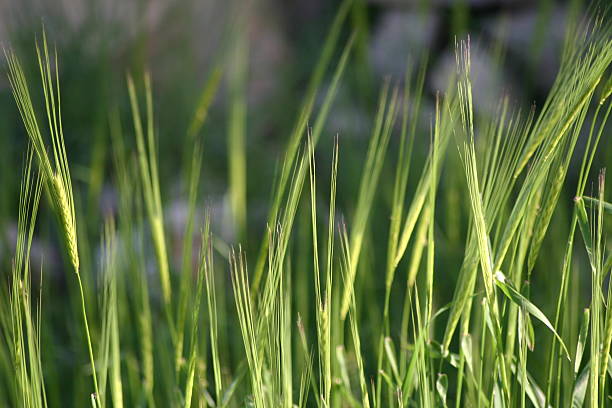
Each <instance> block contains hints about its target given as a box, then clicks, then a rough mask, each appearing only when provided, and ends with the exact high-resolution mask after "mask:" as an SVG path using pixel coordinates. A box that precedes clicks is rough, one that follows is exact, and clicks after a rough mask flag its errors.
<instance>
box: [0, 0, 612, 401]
mask: <svg viewBox="0 0 612 408" xmlns="http://www.w3.org/2000/svg"><path fill="white" fill-rule="evenodd" d="M353 6H354V4H352V2H351V1H349V0H346V1H343V2H342V4H341V5H340V8H339V10H338V13H337V15H336V18H335V19H334V20H333V22H332V26H331V28H330V30H329V33H328V36H327V38H326V40H325V42H324V43H323V46H322V50H321V55H320V57H319V59H318V61H317V63H316V65H315V68H314V71H313V74H312V76H311V79H310V82H309V83H308V88H307V90H306V95H305V97H304V100H303V102H302V104H301V105H300V107H299V109H298V110H297V118H296V121H295V123H294V124H293V127H292V129H291V130H290V132H289V138H288V141H287V146H286V150H285V151H284V154H283V155H282V156H281V160H282V162H281V163H280V164H279V172H278V174H277V176H276V179H275V183H274V189H273V191H272V196H271V202H270V207H269V209H268V216H267V218H266V219H265V225H266V226H265V228H260V229H261V230H260V231H257V225H258V224H257V223H256V222H253V217H255V215H253V214H254V213H256V211H252V210H251V208H250V203H251V201H250V198H248V194H247V193H248V191H249V189H250V188H252V186H251V185H249V180H250V172H249V171H250V170H252V168H253V167H254V166H257V162H258V160H259V158H257V157H248V161H247V152H248V150H247V145H248V143H246V138H247V137H248V135H249V132H247V127H246V123H247V110H248V104H247V102H246V81H247V78H248V75H247V73H248V69H247V61H246V59H247V58H246V57H247V52H246V47H247V45H246V44H247V43H248V42H247V41H246V32H242V31H241V32H239V33H237V34H236V39H235V42H236V43H237V45H236V50H234V51H235V53H230V54H229V55H231V58H229V60H228V62H219V63H218V65H215V67H214V68H213V69H212V70H211V73H210V76H209V79H208V80H207V81H206V82H205V84H204V87H203V89H202V91H201V94H200V98H199V101H198V103H197V106H196V108H195V109H194V114H193V118H192V119H191V121H189V122H188V123H187V125H186V126H185V129H186V131H185V139H184V140H185V143H186V144H188V146H186V147H185V149H184V153H185V157H186V158H187V159H188V160H186V161H185V162H184V163H182V164H181V166H180V167H181V168H180V169H177V171H178V172H179V173H180V174H181V176H180V177H179V180H180V181H181V182H182V185H183V186H184V187H185V188H184V190H185V192H186V196H187V199H186V211H185V213H186V216H185V225H184V228H183V230H181V231H180V232H179V233H178V234H177V233H173V232H174V231H173V232H170V231H172V230H171V228H170V227H169V225H168V224H169V218H170V217H168V214H167V210H166V209H165V205H166V203H167V201H169V199H167V198H166V197H167V196H166V195H165V194H166V191H164V189H163V188H162V179H163V175H162V174H161V170H160V166H159V164H160V162H161V163H162V164H163V163H164V162H163V161H164V160H165V158H166V156H165V153H164V152H163V151H160V149H159V147H158V142H157V137H158V130H157V128H156V123H155V119H154V114H153V111H154V97H153V85H152V80H151V77H150V75H149V74H145V75H144V81H143V82H144V93H145V103H144V108H145V109H144V110H145V112H146V116H145V119H144V120H143V118H142V116H141V115H142V113H141V108H140V105H139V98H138V95H137V87H136V85H135V84H136V82H135V81H134V80H133V79H132V76H128V78H127V90H128V98H129V106H130V109H131V114H132V115H131V120H132V123H133V133H134V138H133V142H134V145H135V146H134V147H133V148H132V146H131V141H132V139H131V138H128V137H126V135H127V134H128V133H129V132H131V131H132V127H129V129H130V131H124V129H123V127H122V120H123V118H122V117H121V114H120V113H119V112H118V111H112V112H111V113H110V115H109V118H110V120H109V123H108V133H109V141H110V145H111V148H110V149H108V152H110V153H104V155H107V156H108V159H109V160H108V162H109V163H111V164H112V165H111V166H109V168H108V169H104V171H102V173H105V174H106V170H108V171H107V173H108V176H107V175H105V174H101V175H100V177H107V178H108V179H107V181H106V182H107V184H108V185H110V186H111V187H112V188H113V191H114V192H115V195H116V198H117V199H116V206H115V208H113V210H112V211H109V213H108V214H105V215H104V217H100V218H103V220H104V221H103V223H101V225H100V226H99V231H89V230H88V228H84V229H77V215H78V218H79V226H80V227H81V225H83V224H84V223H81V222H80V219H81V216H83V217H86V216H87V215H88V214H87V213H84V212H83V211H81V210H80V209H81V206H80V205H79V204H80V201H81V194H82V191H83V190H84V194H83V197H92V196H96V195H95V194H93V193H91V192H90V191H88V190H87V187H86V186H80V185H79V186H78V188H77V187H75V189H74V194H73V182H72V178H71V174H70V168H69V162H68V158H67V152H66V147H65V143H64V133H63V129H62V119H61V103H60V91H59V73H58V63H57V60H58V56H57V53H54V54H53V62H54V64H52V63H51V59H52V58H51V55H50V53H49V49H48V46H47V39H46V36H45V35H44V34H43V42H42V48H39V47H38V46H37V52H38V53H37V55H38V63H39V66H40V73H41V78H42V83H43V86H42V90H43V97H44V105H45V112H46V117H47V132H48V133H49V135H50V137H49V138H46V137H43V134H44V132H43V130H42V128H41V127H39V122H38V119H37V115H36V110H35V109H34V103H33V102H32V99H31V97H30V92H29V88H28V85H27V82H26V77H25V74H24V70H23V69H22V66H21V64H20V62H19V60H18V58H17V57H16V55H15V54H14V53H13V52H12V51H7V52H6V57H7V61H8V67H9V73H8V75H9V80H10V83H11V86H12V88H13V93H14V97H15V100H16V103H17V107H18V109H19V112H20V114H21V119H22V121H23V124H24V126H25V130H26V132H27V135H28V143H29V146H31V147H30V148H29V150H28V151H27V153H26V155H25V165H24V172H23V174H22V175H21V191H20V197H19V214H18V218H17V239H16V248H15V251H14V260H13V263H12V268H11V270H10V274H9V275H8V279H7V280H5V283H8V284H7V285H6V284H5V285H4V286H2V287H1V289H2V290H3V291H4V293H5V294H6V296H3V297H2V298H1V300H0V302H1V304H2V309H0V310H2V311H3V312H2V314H1V316H0V321H1V322H2V326H1V327H2V333H3V337H2V343H0V390H1V391H2V392H0V403H4V404H5V405H6V406H24V407H46V406H56V405H58V406H69V405H75V406H84V405H86V404H92V406H94V407H117V408H120V407H123V406H134V407H142V406H147V407H155V406H158V407H166V406H168V407H179V406H183V407H191V406H199V407H208V406H211V407H239V406H255V407H287V408H293V407H311V406H312V407H319V408H329V407H334V408H336V407H338V408H339V407H364V408H365V407H373V408H378V407H411V406H419V407H434V406H435V407H438V406H439V407H450V406H455V407H460V406H471V407H489V406H492V407H511V406H512V407H513V406H517V407H518V406H520V407H525V406H534V407H542V408H544V407H549V406H555V407H556V406H573V407H581V406H590V407H600V406H607V405H609V404H610V403H611V401H610V397H609V395H610V390H611V389H612V388H611V384H610V383H611V381H610V379H609V378H608V376H612V359H611V358H610V350H611V348H612V308H611V307H610V300H611V299H612V298H611V297H610V296H611V295H612V289H611V288H612V285H610V284H609V281H610V273H611V269H612V260H611V259H612V258H611V255H610V248H609V244H608V243H607V241H606V239H605V237H606V232H607V231H608V230H607V228H608V226H609V223H608V218H607V217H609V216H610V214H611V213H612V210H611V208H612V204H610V199H609V197H608V196H607V192H606V186H605V184H606V183H605V170H603V169H602V170H600V171H599V173H598V176H594V173H596V172H597V171H598V170H599V169H598V168H597V167H598V166H599V159H600V157H599V156H598V152H600V151H601V149H602V146H605V142H606V138H605V135H606V134H607V133H606V130H607V128H606V126H607V120H608V117H609V114H610V111H611V110H612V102H611V100H610V98H609V96H610V93H611V90H612V80H610V78H609V77H610V66H611V65H612V41H611V40H610V33H611V31H612V27H611V26H610V24H609V22H607V21H606V20H605V19H602V18H595V19H593V20H592V22H591V23H587V24H585V25H582V26H580V25H575V26H571V29H570V31H569V33H568V35H567V39H566V43H565V47H564V50H563V58H562V63H561V66H560V70H559V73H558V76H557V78H556V80H555V82H554V85H553V86H552V89H551V91H550V94H549V95H548V97H547V99H546V100H545V102H544V104H543V106H542V107H541V108H537V107H531V108H530V109H527V110H524V109H521V107H515V106H514V105H513V104H512V103H511V102H510V98H509V97H504V98H503V99H502V100H501V101H499V105H498V106H497V109H496V110H495V114H494V115H492V116H489V115H483V114H481V113H480V112H478V110H477V109H476V108H475V106H476V104H475V103H474V102H475V101H474V98H475V92H473V88H474V87H475V86H476V85H475V84H476V83H477V81H475V78H474V73H473V72H472V59H471V49H472V48H471V45H470V40H469V37H468V38H467V39H466V40H465V41H459V42H457V44H456V68H457V69H456V72H455V73H454V75H453V76H452V77H451V78H450V79H449V84H448V88H447V89H445V90H440V92H438V93H436V95H435V103H434V104H433V105H432V106H431V108H432V109H431V113H430V114H429V117H427V118H426V119H427V124H426V126H425V127H424V128H422V126H420V122H421V121H420V119H421V118H422V117H423V116H427V114H426V113H424V112H425V111H426V110H425V105H424V103H425V96H426V95H425V82H426V77H427V73H428V70H429V68H430V67H429V66H428V62H427V61H428V59H427V58H426V57H424V58H422V59H421V61H422V62H421V64H420V65H419V66H416V67H409V68H408V69H407V70H406V74H405V77H404V79H403V80H404V83H403V84H402V83H399V82H396V80H397V78H395V79H386V80H385V81H384V82H383V83H382V84H381V86H380V89H379V97H378V102H377V104H375V105H374V106H373V110H374V112H372V117H371V119H372V121H371V124H370V126H369V131H370V135H369V137H368V139H367V141H366V143H363V146H362V147H363V149H364V154H363V157H362V158H361V161H360V163H359V165H358V167H359V171H358V172H357V175H356V176H354V177H353V176H351V175H349V174H347V172H346V167H344V166H345V164H346V165H350V164H351V163H346V162H345V161H343V157H346V156H345V154H347V153H345V152H346V151H347V150H349V149H350V147H349V146H348V143H347V142H345V139H344V138H343V137H342V136H341V134H340V135H339V136H338V135H337V136H336V137H335V138H329V137H326V135H327V134H328V127H329V123H328V122H330V120H329V119H330V117H332V116H333V114H334V106H335V104H336V103H337V99H338V97H339V95H340V92H339V90H340V88H341V86H342V85H343V84H344V83H346V82H347V81H348V80H349V78H348V76H349V75H347V72H352V71H351V63H352V52H353V48H354V47H355V46H358V45H360V43H359V41H360V40H362V37H361V35H362V34H363V33H361V32H359V33H352V34H350V35H349V36H347V37H346V38H345V37H343V35H342V33H343V32H344V31H343V27H345V25H346V21H347V16H348V15H349V12H350V11H351V10H353V8H352V7H353ZM356 10H357V11H359V8H357V9H356ZM357 21H361V20H357ZM359 24H363V22H361V23H359ZM359 24H357V25H359ZM361 45H362V44H361ZM336 54H337V55H336ZM335 58H337V59H335ZM333 62H335V64H334V63H333ZM500 62H501V61H500ZM224 63H228V64H235V65H238V66H234V67H232V71H231V72H229V78H228V81H229V83H228V85H229V88H230V89H229V91H230V95H229V106H230V108H229V111H230V115H229V120H230V123H229V128H230V129H229V132H228V135H227V136H228V140H227V141H228V152H227V156H228V179H229V183H228V188H227V191H228V198H229V200H228V202H229V211H230V213H231V215H232V216H231V217H230V218H231V222H230V224H231V225H230V230H231V233H229V234H225V235H224V234H223V233H220V232H219V231H218V230H219V229H222V228H220V226H219V220H218V219H217V218H216V217H217V213H216V212H215V210H214V208H208V209H206V210H203V208H205V207H206V206H205V205H204V204H203V202H204V200H202V198H201V185H202V174H203V173H204V169H205V164H206V160H205V159H206V155H207V154H208V151H207V146H209V145H208V144H207V139H205V138H204V137H203V134H206V135H207V137H208V133H207V132H206V130H207V127H206V123H205V121H206V120H207V118H209V117H210V116H209V115H208V111H209V108H211V106H212V104H213V101H214V99H215V96H216V94H217V90H218V89H219V88H220V83H221V80H222V77H223V76H224V74H225V69H224ZM332 66H333V68H331V69H330V67H332ZM52 68H53V70H52ZM328 70H330V71H331V72H329V73H328ZM328 75H329V79H328V81H327V82H325V79H326V78H327V76H328ZM323 84H326V85H327V86H326V88H325V89H324V88H323ZM311 125H312V126H311ZM339 131H340V132H341V131H342V129H339ZM47 139H50V140H47ZM360 143H361V142H359V141H356V142H355V144H356V145H358V144H360ZM583 146H584V148H582V147H583ZM326 149H327V150H326ZM394 149H395V150H394ZM419 151H422V152H425V153H424V154H423V155H422V156H423V157H419V154H418V152H419ZM390 152H392V153H394V154H391V153H390ZM326 154H328V156H329V157H330V158H331V160H330V161H329V162H326V161H325V158H326ZM574 163H579V165H580V167H579V170H578V171H576V172H573V167H574ZM321 164H323V165H321ZM605 164H608V163H604V166H603V167H605ZM92 171H94V170H92ZM204 174H205V173H204ZM572 177H574V178H575V180H573V179H572ZM594 180H595V181H596V183H595V185H596V187H593V188H592V190H591V192H589V184H590V183H593V181H594ZM351 181H354V183H352V184H353V187H354V188H353V189H351ZM305 183H307V186H304V184H305ZM178 184H181V183H178ZM75 186H76V184H75ZM247 186H248V187H249V189H247ZM94 188H97V187H96V186H93V185H92V186H90V189H94ZM568 188H572V191H574V194H573V197H574V200H573V201H572V200H571V199H570V198H571V197H572V195H568V193H567V191H566V190H567V189H568ZM574 188H575V190H574ZM43 190H45V191H47V192H48V194H47V197H48V201H49V203H50V204H51V206H52V208H53V210H54V213H55V215H56V218H57V220H58V223H57V225H58V227H59V230H60V233H61V238H62V241H63V242H64V250H65V264H66V266H67V267H69V268H70V269H71V270H72V271H73V272H74V274H70V275H69V276H70V277H72V276H76V284H77V286H78V288H77V289H78V290H77V291H75V292H72V291H70V290H68V295H67V298H69V299H70V300H72V303H71V302H60V301H58V300H57V299H56V297H54V296H53V292H52V290H57V289H58V287H61V283H59V284H58V282H53V281H51V282H50V283H48V284H47V283H46V284H45V285H50V286H52V289H46V287H47V286H43V285H42V277H43V276H45V275H46V272H47V269H49V268H48V267H47V266H45V265H44V264H43V265H42V267H41V272H40V277H39V278H38V280H37V281H36V282H35V278H34V277H35V276H36V275H35V274H33V273H32V270H31V267H30V264H31V263H32V260H31V255H30V254H31V248H32V245H33V241H34V240H35V238H36V237H37V236H38V235H44V230H43V228H40V229H39V230H37V229H36V225H37V223H38V224H42V221H41V220H39V219H38V218H40V217H38V215H39V211H38V210H39V204H40V198H41V195H42V191H43ZM304 190H307V195H304V196H302V193H303V192H304ZM593 191H594V192H593ZM87 193H89V194H87ZM247 200H248V201H247ZM247 204H249V206H248V205H247ZM83 208H95V206H94V207H92V206H90V207H86V206H85V207H83ZM96 216H97V215H95V214H91V217H90V218H91V219H92V220H95V219H100V218H97V217H96ZM455 223H456V224H457V225H455ZM92 224H94V223H93V222H92ZM228 236H229V238H228ZM257 236H261V239H257ZM91 239H97V240H99V241H100V244H99V246H98V248H99V251H97V252H96V251H95V250H93V249H92V247H91V245H89V244H88V243H89V241H90V240H91ZM575 241H576V243H575ZM194 248H199V252H198V250H197V249H194ZM253 249H255V250H253ZM196 253H197V254H196ZM194 254H195V255H196V256H194ZM96 261H97V262H96ZM151 271H154V273H151ZM47 281H48V280H45V282H47ZM36 285H39V291H38V293H37V291H36ZM85 289H86V290H85ZM50 295H51V296H50ZM71 304H78V305H79V310H78V311H77V312H79V313H80V314H81V316H82V319H83V324H82V325H83V329H84V330H83V331H84V334H85V336H84V337H85V338H84V340H85V343H86V346H87V347H86V348H83V347H82V345H81V342H82V340H83V339H81V338H80V336H78V335H76V336H75V335H74V333H73V332H74V331H76V330H74V329H75V327H73V326H74V323H73V322H72V321H70V322H66V320H67V319H64V314H66V313H68V312H67V310H68V308H69V306H70V305H71ZM79 330H80V327H79ZM81 349H82V350H81ZM84 350H87V351H86V352H85V351H84ZM85 353H86V354H87V356H86V359H87V360H88V361H89V362H88V363H83V362H82V361H81V359H82V358H85V357H83V355H84V354H85ZM63 355H69V358H64V359H63V358H62V356H63ZM58 376H60V377H61V379H60V380H58V379H57V378H58ZM90 376H91V380H92V381H91V382H92V383H91V384H90V380H89V377H90ZM68 395H70V396H68ZM70 398H72V400H71V399H70Z"/></svg>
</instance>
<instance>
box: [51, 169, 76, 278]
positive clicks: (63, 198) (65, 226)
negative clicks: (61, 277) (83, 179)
mask: <svg viewBox="0 0 612 408" xmlns="http://www.w3.org/2000/svg"><path fill="white" fill-rule="evenodd" d="M51 191H52V196H53V202H54V203H55V206H56V207H57V211H58V214H59V217H60V224H61V227H62V230H63V232H64V238H65V240H66V247H67V248H68V255H69V257H70V262H71V263H72V266H73V267H74V271H75V272H76V273H79V252H78V248H77V237H76V225H75V223H74V217H73V208H72V205H71V203H70V200H69V199H68V195H67V194H66V187H65V186H64V180H63V179H62V176H61V175H60V174H59V173H55V174H54V175H53V178H52V186H51Z"/></svg>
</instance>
